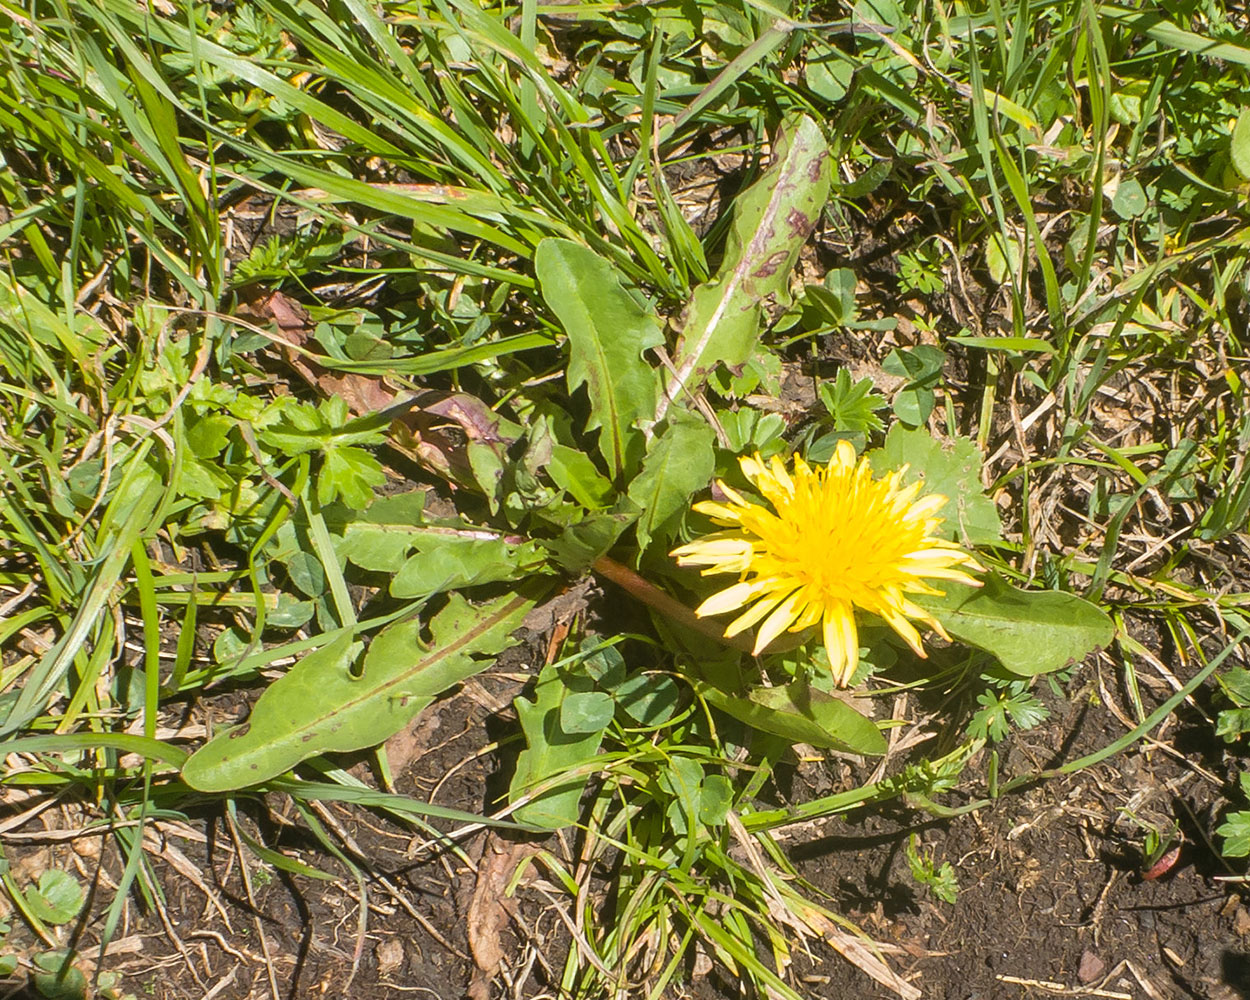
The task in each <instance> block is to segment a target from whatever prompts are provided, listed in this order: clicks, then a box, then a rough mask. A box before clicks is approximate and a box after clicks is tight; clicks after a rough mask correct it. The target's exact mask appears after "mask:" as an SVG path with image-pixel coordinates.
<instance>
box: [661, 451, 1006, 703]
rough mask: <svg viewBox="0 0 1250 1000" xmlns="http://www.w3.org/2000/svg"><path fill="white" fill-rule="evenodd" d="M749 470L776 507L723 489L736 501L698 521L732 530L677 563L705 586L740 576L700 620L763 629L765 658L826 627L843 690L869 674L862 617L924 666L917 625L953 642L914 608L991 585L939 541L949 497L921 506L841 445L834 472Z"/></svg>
mask: <svg viewBox="0 0 1250 1000" xmlns="http://www.w3.org/2000/svg"><path fill="white" fill-rule="evenodd" d="M739 464H740V465H741V466H742V471H743V473H744V474H745V475H746V477H747V479H748V480H749V481H750V483H751V485H752V486H754V487H755V489H756V490H757V491H758V492H759V494H760V495H761V496H762V497H763V498H764V500H766V501H767V504H768V506H764V505H761V504H758V503H752V502H750V501H748V500H746V499H745V498H743V497H742V496H741V495H739V494H738V493H737V492H736V491H734V490H733V489H731V488H730V487H729V486H726V485H725V484H724V483H723V482H718V483H717V485H718V486H719V487H720V489H721V491H722V492H723V493H724V495H725V497H726V501H725V502H723V503H722V502H719V501H704V502H701V503H697V504H695V505H694V509H695V510H696V511H699V512H700V513H703V514H706V515H708V516H709V517H710V518H711V519H712V521H713V522H714V523H716V524H717V525H720V526H722V527H724V528H725V529H727V530H724V531H719V532H716V533H715V534H711V535H707V536H705V537H703V538H700V539H697V540H695V541H693V542H690V543H689V544H687V545H682V546H681V547H680V548H677V549H675V550H673V552H672V555H673V556H674V557H676V559H677V563H678V565H680V566H701V567H704V569H703V575H704V576H709V575H712V574H717V573H733V574H736V575H737V576H738V582H737V583H735V584H733V585H732V586H730V587H727V588H726V589H725V590H722V591H720V592H719V593H716V594H713V595H712V596H711V597H709V598H708V599H707V600H706V601H704V602H703V603H702V604H701V605H700V606H699V608H698V609H697V611H696V614H698V615H699V616H700V617H705V616H708V615H720V614H725V613H726V612H730V611H739V610H742V609H745V610H743V611H742V614H740V615H739V616H738V617H737V618H735V619H734V620H733V621H732V622H730V623H729V626H728V627H727V628H726V629H725V635H726V636H734V635H737V634H738V633H739V632H742V631H744V630H745V629H748V628H751V627H752V626H753V625H756V624H759V623H762V624H760V629H759V633H758V635H757V637H756V641H755V652H756V653H759V652H760V651H761V650H763V649H764V648H765V647H767V646H768V645H769V644H770V643H772V642H773V641H775V640H776V639H777V638H778V636H780V635H781V634H782V633H783V632H786V631H787V630H788V631H791V632H799V631H802V630H804V629H807V628H811V627H813V626H815V625H820V626H821V628H822V630H823V634H824V643H825V646H826V648H827V649H828V652H829V662H830V665H831V666H832V668H833V676H834V679H835V681H836V682H837V683H838V684H839V685H843V686H844V685H846V684H847V683H848V682H849V681H850V679H851V676H852V675H853V674H854V673H855V668H856V666H857V665H858V663H859V633H858V630H857V627H856V624H855V609H856V608H859V609H860V610H862V611H867V612H869V613H871V614H874V615H877V616H878V617H880V618H882V619H883V620H884V621H885V622H886V623H887V624H888V625H889V626H890V627H891V628H893V629H894V631H895V632H897V633H898V634H899V635H900V636H902V638H903V639H904V640H905V641H906V642H907V644H908V645H909V646H910V647H911V648H912V649H913V650H915V652H916V653H917V654H918V655H919V656H924V655H925V653H924V647H923V646H922V645H921V642H920V633H919V632H918V631H917V630H916V627H915V625H913V624H912V623H913V622H918V623H920V624H923V625H927V626H928V627H930V628H932V629H933V630H934V631H935V632H937V633H938V634H939V635H941V636H942V637H943V638H949V637H948V636H947V635H946V632H945V631H944V630H943V628H942V626H941V624H940V623H939V622H938V620H937V619H936V618H934V617H933V616H932V615H931V614H930V613H929V612H928V611H926V610H925V609H924V608H922V607H920V606H919V605H917V604H915V603H914V602H912V601H911V600H909V599H908V595H909V594H941V593H942V591H941V590H938V589H936V588H935V587H933V586H932V585H931V584H930V583H928V582H926V581H930V580H951V581H955V582H958V583H963V584H968V585H970V586H974V587H975V586H979V585H980V584H979V581H977V580H976V579H974V578H973V577H971V576H969V575H968V573H967V572H965V571H964V569H965V568H966V569H970V570H980V569H982V568H983V567H981V566H980V565H979V564H978V563H977V561H976V560H975V559H974V558H973V557H972V556H971V555H970V554H969V553H967V552H965V551H963V550H962V549H961V548H960V547H959V546H958V545H957V544H955V543H954V542H951V541H948V540H946V539H944V538H941V537H940V536H938V535H937V530H938V528H939V527H940V525H941V524H942V519H941V518H939V517H935V516H934V515H935V514H936V513H937V512H938V510H940V509H941V508H942V506H943V505H944V504H945V503H946V497H944V496H941V495H940V494H937V493H930V494H926V495H923V496H922V495H921V493H920V490H921V484H920V483H918V482H916V483H912V484H911V485H909V486H904V485H903V484H902V480H903V476H904V474H905V473H906V469H900V470H899V471H897V472H894V473H892V474H890V475H888V476H886V477H885V478H883V479H877V478H874V476H873V474H872V468H871V467H870V466H869V464H868V460H867V459H865V458H861V459H859V460H858V461H857V460H856V457H855V449H854V448H853V447H852V446H851V444H850V443H849V442H847V441H839V442H838V445H837V448H836V450H835V451H834V455H833V458H832V459H830V461H829V464H828V465H826V466H824V467H823V468H822V467H819V466H817V467H815V468H813V467H811V466H809V465H808V464H807V463H806V462H804V461H803V459H801V458H799V457H797V456H796V457H795V459H794V472H793V473H791V472H790V471H788V470H787V468H786V465H785V463H784V462H783V461H782V460H781V458H779V457H776V456H774V457H773V458H772V459H771V460H770V461H769V462H768V463H765V462H764V460H763V459H761V458H760V456H759V454H758V453H757V454H755V455H754V456H751V457H746V458H741V459H739Z"/></svg>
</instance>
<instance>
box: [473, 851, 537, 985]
mask: <svg viewBox="0 0 1250 1000" xmlns="http://www.w3.org/2000/svg"><path fill="white" fill-rule="evenodd" d="M535 850H537V848H535V847H534V846H533V845H531V844H526V843H524V842H523V841H511V842H510V841H506V840H503V839H502V838H501V837H500V836H499V835H498V834H496V833H495V832H494V831H491V832H490V833H488V834H487V835H486V846H485V848H484V849H483V851H482V859H481V861H479V862H478V868H477V885H476V886H475V887H474V889H473V901H472V902H471V903H470V904H469V913H468V921H467V923H468V931H469V950H470V951H471V952H472V953H473V964H474V966H475V968H474V970H473V975H472V977H471V979H470V980H469V988H468V990H467V991H466V996H468V998H469V1000H490V984H491V982H492V981H493V980H494V978H495V977H496V976H497V975H498V974H499V967H500V966H501V965H502V964H503V958H504V948H503V938H504V929H505V928H506V927H507V926H508V916H509V910H510V908H511V907H512V905H513V903H512V900H511V899H509V898H508V897H507V896H506V895H505V894H504V890H505V888H506V887H507V884H508V880H509V879H511V878H512V873H513V872H514V871H516V866H517V865H518V864H519V863H520V862H521V860H522V858H524V857H525V856H526V855H528V854H533V853H534V852H535Z"/></svg>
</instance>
